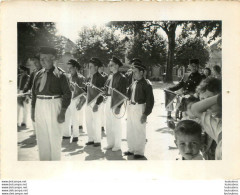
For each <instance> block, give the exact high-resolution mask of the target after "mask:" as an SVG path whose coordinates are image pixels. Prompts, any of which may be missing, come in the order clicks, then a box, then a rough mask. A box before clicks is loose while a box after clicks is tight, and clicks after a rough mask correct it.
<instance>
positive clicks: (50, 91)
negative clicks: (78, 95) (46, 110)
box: [32, 67, 72, 109]
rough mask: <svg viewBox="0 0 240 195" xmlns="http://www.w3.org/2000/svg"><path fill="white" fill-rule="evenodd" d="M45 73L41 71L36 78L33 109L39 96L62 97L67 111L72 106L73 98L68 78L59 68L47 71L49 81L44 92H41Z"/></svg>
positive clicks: (33, 90)
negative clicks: (40, 88)
mask: <svg viewBox="0 0 240 195" xmlns="http://www.w3.org/2000/svg"><path fill="white" fill-rule="evenodd" d="M55 69H56V70H55ZM44 73H45V70H44V69H41V70H40V71H38V72H37V74H36V76H35V78H34V81H33V87H32V107H33V108H35V104H36V98H37V95H48V96H55V95H61V96H62V108H64V109H67V108H68V106H69V105H70V102H71V96H72V94H71V90H70V86H69V82H68V79H67V76H66V75H65V73H64V72H63V71H62V70H61V69H59V68H58V67H52V68H51V69H50V70H49V71H47V81H46V84H45V86H44V88H43V90H42V91H41V92H40V91H39V87H40V83H41V79H42V76H43V74H44Z"/></svg>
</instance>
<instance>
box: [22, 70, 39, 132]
mask: <svg viewBox="0 0 240 195" xmlns="http://www.w3.org/2000/svg"><path fill="white" fill-rule="evenodd" d="M39 70H40V69H35V70H33V72H31V74H30V76H29V79H28V81H27V82H26V84H25V86H24V89H23V93H26V92H28V91H31V90H32V86H33V80H34V77H35V75H36V74H37V72H38V71H39ZM29 98H31V97H29ZM27 107H31V102H29V103H28V104H27ZM29 110H30V109H28V111H29ZM32 124H33V130H34V129H35V122H34V121H32ZM33 135H35V131H34V132H33Z"/></svg>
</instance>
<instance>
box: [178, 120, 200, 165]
mask: <svg viewBox="0 0 240 195" xmlns="http://www.w3.org/2000/svg"><path fill="white" fill-rule="evenodd" d="M201 136H202V128H201V125H200V124H198V123H197V122H195V121H192V120H183V121H180V122H179V123H178V124H177V126H176V128H175V144H176V145H177V147H178V149H179V152H180V154H181V155H182V157H183V158H184V159H185V160H192V159H193V158H194V157H196V156H197V155H198V154H199V151H200V148H201Z"/></svg>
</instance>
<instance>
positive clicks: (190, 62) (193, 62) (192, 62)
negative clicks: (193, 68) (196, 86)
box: [189, 59, 199, 64]
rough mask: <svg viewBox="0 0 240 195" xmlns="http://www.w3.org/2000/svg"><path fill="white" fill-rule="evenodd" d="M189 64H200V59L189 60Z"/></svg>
mask: <svg viewBox="0 0 240 195" xmlns="http://www.w3.org/2000/svg"><path fill="white" fill-rule="evenodd" d="M189 64H199V59H191V60H189Z"/></svg>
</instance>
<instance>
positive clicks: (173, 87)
mask: <svg viewBox="0 0 240 195" xmlns="http://www.w3.org/2000/svg"><path fill="white" fill-rule="evenodd" d="M183 85H184V76H183V78H182V79H181V80H180V81H179V83H178V84H176V85H174V86H172V87H169V88H168V89H169V90H170V91H177V90H179V89H181V88H183Z"/></svg>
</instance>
